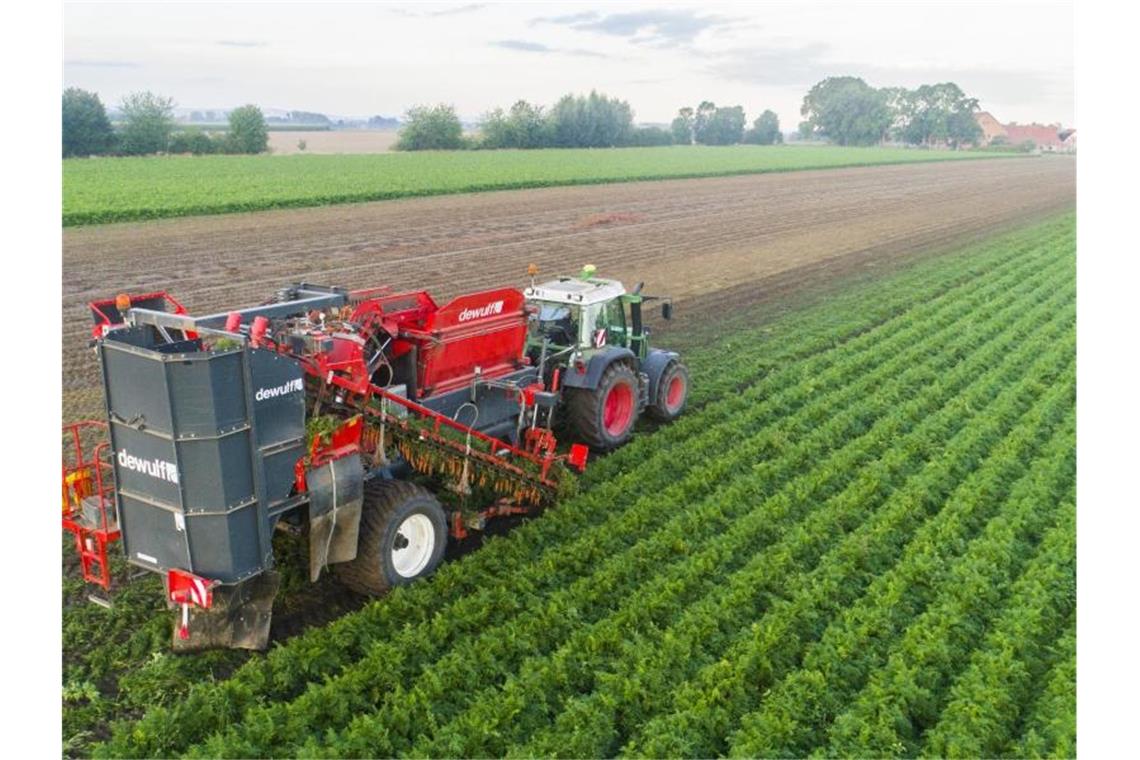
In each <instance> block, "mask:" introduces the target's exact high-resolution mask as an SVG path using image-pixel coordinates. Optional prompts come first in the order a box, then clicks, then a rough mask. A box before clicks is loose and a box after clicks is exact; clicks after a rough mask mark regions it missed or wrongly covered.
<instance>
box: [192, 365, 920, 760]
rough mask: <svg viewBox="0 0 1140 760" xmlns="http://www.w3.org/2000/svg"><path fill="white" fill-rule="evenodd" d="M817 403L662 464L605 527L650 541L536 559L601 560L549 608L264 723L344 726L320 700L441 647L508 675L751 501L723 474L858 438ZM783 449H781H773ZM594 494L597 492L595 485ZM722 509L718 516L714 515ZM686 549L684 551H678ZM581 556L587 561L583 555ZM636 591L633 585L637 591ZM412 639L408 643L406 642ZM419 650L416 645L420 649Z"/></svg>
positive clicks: (378, 686)
mask: <svg viewBox="0 0 1140 760" xmlns="http://www.w3.org/2000/svg"><path fill="white" fill-rule="evenodd" d="M909 358H910V357H907V356H902V357H898V358H896V359H895V361H894V362H891V363H889V366H887V367H886V368H884V370H883V371H882V372H875V373H871V374H868V375H865V376H863V377H862V379H861V381H860V382H859V383H857V384H855V385H854V386H852V385H842V384H841V385H840V387H839V390H838V391H837V392H838V393H841V394H843V395H844V396H846V397H847V398H851V399H857V398H860V397H862V396H864V395H865V394H866V392H867V390H868V389H870V388H871V387H874V384H875V383H877V382H881V381H882V380H883V379H884V378H887V377H890V375H891V374H893V373H896V372H898V370H899V368H900V367H903V366H906V362H907V359H909ZM854 376H856V375H854V373H852V374H849V375H847V377H848V379H850V378H851V377H854ZM929 377H930V375H929V374H926V375H923V376H922V377H921V378H919V380H918V381H917V382H926V381H928V380H929ZM797 387H798V386H797ZM881 408H882V409H886V408H887V405H886V404H885V403H884V404H883V405H882V407H881ZM818 409H819V407H811V408H809V409H804V410H801V411H800V412H798V413H796V414H794V415H790V416H787V417H784V418H783V419H780V420H779V430H778V431H775V432H774V433H773V434H769V435H768V436H764V435H756V434H755V432H750V430H749V419H748V418H747V417H743V418H737V421H736V422H735V423H734V424H732V425H730V426H729V427H728V428H727V429H726V428H725V427H719V428H716V429H715V430H716V433H717V437H718V438H719V439H720V440H722V441H723V440H729V439H738V440H741V441H742V442H743V445H742V446H739V447H737V448H735V449H733V450H732V452H731V453H730V454H729V455H727V456H724V457H722V458H720V459H718V460H716V461H714V462H712V463H709V464H710V465H711V466H706V467H695V468H693V469H692V470H690V472H689V476H687V477H686V478H684V479H682V480H680V481H679V482H676V483H673V484H672V485H670V486H668V487H667V488H665V490H664V491H660V490H656V489H655V488H654V486H657V485H664V484H665V483H667V482H668V480H669V478H670V477H671V475H670V473H669V472H668V471H663V472H662V474H661V479H660V481H657V482H654V481H649V482H646V483H645V486H646V489H647V491H648V492H649V496H648V497H642V498H641V499H640V500H639V501H640V502H641V505H640V506H643V507H644V508H643V509H638V506H639V505H638V504H635V505H633V507H632V508H631V509H629V510H626V511H624V512H622V513H620V514H621V518H622V519H621V521H620V522H619V523H618V524H617V525H615V526H613V527H612V528H610V529H607V530H606V531H605V532H606V533H608V534H610V535H615V536H625V537H629V538H634V537H638V536H645V535H647V534H648V535H649V538H647V539H644V540H641V541H639V542H637V543H636V544H635V545H634V546H633V547H632V548H631V549H629V550H627V551H625V552H615V551H609V552H600V553H599V552H597V551H596V550H597V548H598V547H596V546H595V547H592V548H593V549H594V551H593V552H591V547H588V546H581V547H577V551H574V550H573V548H571V550H570V551H569V552H567V553H566V554H565V555H564V553H563V550H562V549H560V550H558V551H557V552H556V556H555V557H554V558H553V559H552V558H550V557H545V556H544V557H542V558H540V559H539V560H538V563H539V567H540V569H542V570H544V571H545V573H546V574H547V575H550V574H552V573H553V574H556V573H557V572H558V571H565V570H566V569H567V565H568V561H569V560H570V557H571V556H573V557H575V558H576V559H577V560H578V561H579V562H582V565H581V569H580V571H579V572H585V571H587V570H588V569H589V568H590V565H591V563H596V562H599V561H601V562H603V564H601V565H600V566H598V569H597V570H595V571H594V572H593V573H587V574H586V575H585V576H584V577H582V578H580V579H579V580H578V581H576V582H574V583H571V584H570V585H569V586H567V587H565V588H563V589H559V590H558V591H556V592H555V593H554V596H553V598H552V599H551V600H549V601H548V602H547V604H546V606H545V608H543V609H540V610H538V611H536V612H531V613H530V614H525V615H523V616H522V618H521V619H520V618H513V619H511V618H507V617H506V615H507V610H506V609H503V608H502V607H498V608H495V609H492V610H490V612H491V617H492V618H496V619H500V620H505V622H506V623H508V624H509V626H508V625H502V626H494V627H492V628H490V629H489V630H484V631H482V633H481V635H479V636H478V637H474V638H471V639H468V640H462V641H460V642H459V643H458V644H456V645H454V646H452V647H451V648H450V650H449V649H448V647H447V644H449V643H451V641H453V640H454V638H455V637H454V636H451V635H446V634H445V635H444V636H438V635H437V636H432V637H431V638H430V640H429V639H428V637H426V636H424V634H423V632H422V631H419V630H410V631H408V632H407V636H406V637H405V636H400V637H399V639H397V640H396V641H394V642H392V647H393V648H395V649H399V650H400V651H401V652H405V653H406V652H408V651H409V649H408V648H409V647H416V642H423V643H424V644H430V645H432V646H434V647H436V651H431V650H429V651H428V652H424V653H422V654H421V653H418V652H417V654H419V656H418V657H417V658H416V660H415V661H413V662H412V663H410V666H411V667H410V669H409V671H408V672H405V670H404V668H402V667H399V666H398V665H397V666H393V661H392V657H391V653H390V652H386V651H380V650H377V651H374V652H372V653H370V654H369V656H368V657H366V658H365V660H364V661H363V662H362V663H359V664H358V665H357V666H356V667H354V669H353V671H352V672H351V673H350V674H349V678H351V682H350V683H345V682H342V679H333V680H332V681H328V682H326V683H324V684H321V686H320V687H319V688H318V689H317V690H316V691H314V690H310V691H309V692H308V693H306V694H305V695H303V696H302V698H301V699H299V700H298V701H297V703H295V704H293V705H290V706H289V707H288V708H286V707H285V706H283V705H281V704H278V705H274V706H273V707H272V708H270V709H271V710H273V711H274V712H276V713H279V714H278V715H276V716H275V717H274V718H273V719H271V720H266V721H264V723H263V725H265V726H280V725H288V726H289V732H290V733H292V732H293V731H294V730H295V731H296V734H297V735H298V736H300V737H305V736H307V735H308V732H309V729H310V728H311V726H313V725H322V726H325V727H328V726H330V725H333V726H335V725H338V724H337V723H336V722H335V721H336V716H333V715H330V714H328V713H327V712H324V711H322V710H320V709H319V708H318V707H316V706H315V704H314V703H317V704H319V703H321V702H322V701H324V700H333V699H335V700H337V701H338V702H341V703H343V704H341V705H338V709H339V712H340V714H341V715H351V714H353V711H354V710H357V709H362V708H364V707H366V706H367V705H368V704H369V701H368V700H369V695H370V694H372V693H373V692H374V691H375V692H379V693H380V694H384V693H385V689H386V687H396V686H398V685H399V684H402V683H404V682H405V681H406V680H407V679H408V678H410V677H414V675H415V672H416V669H417V668H416V666H422V663H423V662H431V660H432V658H434V657H436V656H438V651H439V650H442V651H444V652H447V655H446V658H445V661H443V662H442V663H441V665H442V666H443V667H447V666H448V665H450V666H452V667H453V669H455V670H457V671H460V672H461V671H462V670H463V669H471V668H472V667H478V668H483V667H484V665H485V663H484V658H486V659H487V660H488V661H489V662H492V663H494V666H493V670H492V671H491V672H498V671H500V670H502V672H504V673H506V672H509V666H510V664H511V658H512V656H518V653H519V652H520V651H525V648H533V647H535V646H537V645H539V644H540V643H541V642H542V641H546V640H551V641H556V640H557V638H556V635H559V634H561V633H563V632H565V631H570V630H573V629H576V628H579V627H581V626H583V625H586V624H588V623H589V622H590V621H591V620H592V619H593V618H592V616H593V615H594V614H597V615H602V614H604V613H605V612H607V611H609V610H610V608H611V607H612V605H615V604H617V603H619V602H621V601H623V600H624V599H626V598H629V597H627V596H625V595H623V594H622V593H615V592H616V591H623V590H626V589H623V588H622V587H623V586H624V585H626V584H630V583H636V582H638V581H639V579H641V578H642V577H644V575H645V574H646V573H647V572H649V571H651V570H653V569H655V568H656V569H658V570H660V568H661V566H662V563H668V562H670V561H671V560H676V559H677V558H679V557H683V556H684V555H685V553H686V552H685V550H684V547H685V546H686V545H687V544H688V543H692V542H695V541H699V539H700V538H701V535H702V534H701V532H700V531H712V530H715V529H717V528H719V527H721V525H722V524H723V523H724V522H726V521H728V520H730V519H731V518H732V516H733V513H732V512H731V511H730V512H729V513H728V514H720V515H717V512H723V511H724V510H726V509H728V510H742V509H745V508H746V505H747V502H746V501H744V500H742V499H740V498H736V499H731V498H726V497H729V496H732V495H733V494H731V493H729V494H725V493H722V491H721V489H720V488H718V487H715V486H714V485H713V484H715V483H717V482H718V481H723V480H724V478H725V477H728V476H730V475H731V473H733V472H734V471H735V470H738V469H739V468H740V467H741V466H742V465H745V464H746V463H748V462H752V461H756V460H758V459H759V460H762V461H764V464H765V465H767V466H765V467H762V468H761V471H760V472H758V473H756V476H755V477H756V482H757V483H760V484H763V485H764V486H766V487H773V486H775V485H777V484H779V483H781V478H782V477H787V474H790V473H795V472H797V471H798V469H799V468H802V467H804V466H806V465H808V464H810V463H812V462H814V461H815V458H816V457H818V456H819V455H820V453H821V452H823V451H826V450H827V448H828V447H829V446H834V445H835V442H836V441H840V440H842V439H843V438H844V437H845V436H847V435H850V434H851V432H852V431H853V430H854V429H857V427H855V422H857V420H854V421H853V420H852V419H850V415H848V416H846V417H845V416H842V415H840V416H835V417H832V418H831V419H830V420H828V424H826V425H825V426H823V427H820V422H821V418H820V415H819V414H818ZM813 411H814V412H816V414H815V415H813V414H811V412H813ZM797 434H799V435H805V436H809V437H808V438H807V439H806V440H805V441H804V442H803V443H802V444H801V445H800V447H799V452H798V455H793V454H792V452H787V451H784V452H780V451H778V449H776V446H777V445H778V444H779V439H777V440H773V439H775V438H776V436H777V435H778V436H779V437H780V439H787V438H789V437H792V436H795V435H797ZM701 450H707V447H701ZM777 453H779V454H781V455H780V456H773V455H774V454H777ZM700 458H701V460H702V461H703V459H704V457H703V456H701V457H700ZM643 482H644V480H643ZM702 492H706V493H708V494H709V495H708V496H707V497H706V498H705V499H703V500H702V502H701V503H699V504H695V505H691V506H690V508H689V509H687V510H685V511H680V512H668V513H667V514H669V518H668V519H667V521H665V522H664V523H663V524H662V519H661V517H660V514H661V511H662V506H663V504H669V503H672V502H683V501H686V500H688V499H691V498H693V497H694V496H696V495H698V494H700V493H702ZM594 495H597V492H595V494H594ZM736 496H739V494H736ZM603 498H604V497H603ZM714 515H715V516H716V517H717V518H718V519H716V520H713V519H712V518H713V516H714ZM766 517H768V518H769V519H770V518H771V516H770V515H766ZM678 546H680V547H681V548H680V549H679V548H678ZM583 553H585V554H583ZM583 560H585V561H584V562H583ZM628 590H629V591H632V590H633V588H629V589H628ZM642 596H643V595H642V594H641V593H639V594H638V598H641V597H642ZM568 609H573V610H574V611H575V612H576V613H577V614H576V616H575V617H574V618H573V619H570V618H567V616H566V610H568ZM503 628H507V630H505V631H504V630H502V629H503ZM511 629H514V630H511ZM437 633H438V632H437ZM405 638H406V640H404V639H405ZM411 651H413V652H414V651H415V649H412V650H411ZM373 665H374V667H373ZM491 672H486V671H485V672H483V673H482V680H483V681H484V682H485V681H486V680H487V678H488V677H490V675H491ZM474 675H475V674H474V673H472V674H471V676H474ZM344 680H348V679H347V678H346V679H344ZM464 680H466V679H464V678H462V677H460V676H459V675H458V674H456V673H450V674H447V676H446V677H445V676H441V677H440V678H438V679H436V683H437V684H438V685H439V688H440V690H441V691H446V690H447V686H448V685H449V684H454V683H456V682H463V681H464ZM364 684H368V685H369V688H368V690H367V691H365V692H363V693H362V692H361V691H360V690H359V689H358V688H354V687H357V686H363V685H364ZM452 691H453V690H452ZM392 694H393V695H394V696H395V697H396V699H395V701H396V702H397V703H398V704H403V703H404V702H405V701H406V700H403V699H400V697H402V694H401V693H400V692H399V691H398V690H397V691H394V692H392ZM448 696H451V697H455V698H458V696H459V695H458V694H448ZM442 699H443V694H442V693H441V694H437V695H435V698H434V699H431V700H428V699H423V700H416V701H415V704H416V705H421V704H423V705H430V706H431V709H430V711H428V712H427V713H425V714H424V715H420V716H416V717H417V718H418V719H413V718H408V719H406V720H403V721H400V723H399V724H400V725H407V726H410V727H413V728H416V729H418V728H419V727H420V726H421V725H422V721H423V720H431V719H433V718H434V717H436V716H438V715H439V714H440V712H441V710H442V704H441V702H442ZM394 722H395V721H393V720H389V721H386V723H385V726H386V730H387V731H388V732H389V733H390V732H391V725H392V724H393V723H394ZM287 738H288V737H287V734H286V732H284V731H282V730H280V729H279V728H275V729H274V730H273V732H272V735H271V737H269V740H271V741H273V742H275V743H279V742H282V741H284V740H286V739H287ZM282 749H283V748H282V747H280V746H278V745H277V744H274V745H270V746H265V745H263V744H258V743H254V744H244V745H237V746H236V747H235V746H233V744H232V740H228V741H227V742H226V743H225V744H222V745H219V744H213V745H207V746H206V748H205V750H206V752H205V754H209V755H214V754H223V755H229V754H253V755H260V754H277V753H279V752H280V751H282ZM355 749H356V747H355V745H350V746H349V747H348V749H347V751H348V752H349V754H352V753H353V752H354V751H355ZM235 750H236V751H235ZM286 751H287V750H286ZM375 751H376V752H379V753H380V754H391V753H392V752H393V750H390V749H387V748H379V749H376V750H375Z"/></svg>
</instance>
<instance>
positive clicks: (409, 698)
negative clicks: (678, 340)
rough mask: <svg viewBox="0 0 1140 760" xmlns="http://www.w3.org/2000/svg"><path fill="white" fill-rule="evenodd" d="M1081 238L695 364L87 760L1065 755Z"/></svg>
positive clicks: (903, 282)
mask: <svg viewBox="0 0 1140 760" xmlns="http://www.w3.org/2000/svg"><path fill="white" fill-rule="evenodd" d="M1072 234H1073V219H1072V217H1071V216H1065V217H1061V218H1057V219H1053V220H1051V221H1048V222H1046V223H1042V224H1039V225H1037V226H1035V227H1033V228H1030V229H1027V230H1022V231H1019V232H1016V233H1012V234H1009V235H1006V236H1003V237H1001V238H998V239H995V240H993V241H991V242H989V243H986V244H979V245H975V246H973V247H971V248H968V249H965V250H962V251H958V252H956V253H954V254H948V255H946V256H944V257H941V258H936V259H932V260H929V261H926V262H922V263H919V264H916V265H914V266H913V267H912V268H910V269H907V270H905V271H903V272H900V273H898V274H896V275H894V276H890V277H887V278H884V279H883V280H882V281H881V282H879V283H872V284H868V285H866V286H865V287H861V288H858V289H856V290H855V291H853V292H852V293H850V294H845V295H844V296H842V297H838V298H836V299H835V300H833V301H832V302H830V303H828V304H825V305H822V306H819V307H816V308H813V309H811V310H810V311H808V312H805V313H801V314H799V315H795V318H794V319H793V318H792V317H789V318H787V319H781V320H778V321H776V322H774V323H773V324H770V325H764V326H758V327H753V328H751V329H750V330H745V331H743V332H741V333H736V334H733V336H732V337H731V338H728V339H725V340H723V341H721V342H719V343H718V344H717V345H716V346H709V347H707V348H705V349H704V350H703V351H702V350H698V351H696V352H694V353H692V354H691V356H692V358H691V360H690V363H691V368H692V373H693V378H694V380H693V384H694V390H695V393H694V397H693V406H692V408H691V409H690V411H689V413H688V414H687V415H686V416H684V417H682V418H681V420H679V421H678V422H677V423H675V424H674V425H672V426H670V427H668V428H663V429H661V430H658V431H656V432H653V433H652V434H646V435H642V436H640V437H638V438H637V439H635V441H634V442H633V443H632V444H631V445H629V446H627V447H625V448H624V449H622V450H620V451H618V452H616V453H615V454H613V455H611V456H610V457H607V458H605V459H603V460H601V461H599V462H598V463H596V464H595V465H594V466H593V467H592V468H591V469H590V471H588V474H587V476H586V477H585V478H584V482H583V486H584V488H583V492H582V493H581V494H580V495H579V496H577V497H575V498H573V499H571V500H569V501H567V502H566V503H564V504H561V505H559V506H558V507H557V508H555V509H552V510H550V511H549V512H548V513H547V514H545V515H544V516H543V517H542V518H540V519H537V520H534V521H531V522H529V523H528V524H526V525H523V526H520V528H518V529H517V530H515V531H513V532H512V533H511V534H510V535H509V536H507V537H504V538H495V539H491V540H489V541H488V542H487V543H486V545H485V546H484V547H483V548H482V549H481V550H480V551H478V552H475V553H473V554H471V555H468V556H466V557H464V558H463V559H462V560H459V561H456V562H453V563H450V564H448V565H445V566H444V567H443V568H442V569H441V570H440V572H439V573H437V575H436V577H434V578H433V579H431V580H430V581H428V582H424V583H420V584H416V585H414V586H411V587H406V588H402V589H399V590H397V591H396V592H394V593H392V594H390V595H389V596H387V597H385V598H384V599H381V600H378V601H376V602H373V603H371V604H369V605H368V606H366V607H365V608H364V609H362V610H360V611H359V612H356V613H353V614H351V615H348V616H346V617H344V618H342V619H340V620H337V621H335V622H334V623H332V624H330V625H328V626H325V627H323V628H320V629H313V630H310V631H308V632H306V633H303V634H301V635H299V636H296V637H294V638H292V639H290V640H289V641H287V642H285V643H284V644H281V645H279V646H277V647H275V648H274V649H273V650H272V651H271V652H270V653H269V654H267V655H266V656H263V657H258V658H255V659H252V660H250V661H249V662H247V663H246V664H245V665H244V666H242V667H241V668H239V669H238V670H237V671H236V672H235V673H234V674H233V675H232V677H230V678H228V679H225V680H221V681H217V682H209V681H208V682H203V683H198V684H195V685H193V686H191V687H189V688H188V689H186V690H185V691H184V692H183V693H182V694H180V695H179V697H178V699H177V700H171V701H170V702H169V703H168V704H163V705H158V706H156V707H154V708H153V709H152V710H150V711H149V713H148V714H147V715H145V716H144V717H143V718H142V719H141V720H137V721H126V722H123V723H122V724H120V725H118V726H116V728H115V731H114V734H113V736H112V737H111V739H110V741H109V742H107V743H106V744H104V745H102V746H100V747H98V748H96V749H97V753H98V754H101V755H104V756H153V755H161V756H169V755H180V754H189V755H192V756H201V757H207V756H208V757H216V756H224V757H233V756H287V755H296V754H304V755H320V756H375V755H398V754H413V755H430V756H442V755H446V756H486V755H506V754H511V755H517V756H522V755H527V756H537V755H574V756H595V755H613V754H617V753H628V754H636V755H671V756H672V755H686V756H697V755H699V756H711V755H714V754H729V753H732V754H745V755H776V754H797V755H803V754H809V753H811V752H813V751H832V752H838V753H841V754H849V753H853V754H863V753H868V752H869V753H871V754H897V753H905V754H914V753H918V752H932V753H935V754H948V755H953V754H970V753H971V751H972V750H977V748H979V747H980V748H982V751H981V754H1003V753H1015V752H1017V751H1019V749H1022V748H1026V747H1030V746H1032V751H1033V752H1037V753H1044V754H1048V753H1049V752H1051V751H1052V750H1053V749H1054V748H1055V746H1062V745H1061V743H1062V742H1063V741H1064V736H1066V734H1065V732H1064V730H1063V727H1058V725H1057V723H1056V719H1057V717H1058V716H1057V715H1056V712H1057V710H1058V709H1063V708H1058V706H1059V705H1061V706H1063V705H1065V704H1068V703H1067V702H1066V701H1065V700H1066V692H1065V691H1064V689H1063V686H1064V684H1063V674H1064V673H1065V670H1064V669H1065V667H1066V663H1067V660H1066V654H1065V648H1064V642H1063V635H1064V632H1065V630H1066V626H1069V625H1070V623H1071V618H1072V614H1071V605H1070V601H1071V600H1070V598H1069V596H1067V595H1066V592H1065V589H1066V588H1068V587H1067V586H1065V584H1064V583H1060V584H1052V583H1051V581H1052V580H1055V579H1057V578H1061V579H1062V580H1063V579H1064V578H1065V577H1067V576H1066V573H1067V572H1068V571H1069V569H1071V563H1069V560H1070V559H1071V557H1070V556H1069V555H1070V554H1071V552H1070V551H1069V549H1068V548H1067V545H1066V544H1064V542H1063V539H1064V537H1065V535H1067V534H1066V531H1067V530H1068V529H1069V527H1071V526H1069V523H1067V522H1066V521H1065V517H1064V515H1065V514H1066V509H1067V507H1066V506H1064V505H1065V504H1066V503H1068V502H1071V492H1072V480H1073V478H1072V461H1073V456H1072V448H1073V432H1072V409H1073V405H1074V402H1073V397H1072V389H1073V383H1074V377H1073V375H1074V370H1073V354H1074V344H1073V341H1074V337H1073V335H1074V330H1073V300H1074V294H1073V279H1074V278H1073V259H1072ZM1070 532H1071V531H1070ZM1053 613H1056V614H1055V615H1053ZM1026 616H1029V617H1030V618H1032V619H1033V620H1039V621H1041V625H1034V626H1030V627H1026V626H1019V624H1018V621H1019V620H1021V619H1023V618H1025V617H1026ZM1058 639H1062V641H1061V643H1060V644H1059V643H1058ZM1069 659H1071V658H1069ZM916 674H917V675H916ZM1057 674H1062V675H1057ZM916 679H917V680H916ZM1058 681H1062V682H1061V683H1058V684H1057V685H1054V683H1055V682H1058ZM1036 693H1042V694H1043V695H1050V694H1051V695H1053V698H1052V699H1048V700H1046V699H1045V696H1042V697H1041V698H1040V699H1038V700H1037V703H1036V704H1033V696H1034V695H1035V694H1036ZM1010 703H1016V705H1015V706H1016V709H1010V708H1009V704H1010ZM978 704H982V705H984V708H985V710H986V711H987V712H985V713H982V712H979V710H978V708H977V705H978ZM1050 710H1052V712H1050ZM987 716H988V717H987ZM1063 717H1064V716H1061V718H1063ZM975 734H976V736H975ZM963 737H967V738H970V739H971V740H972V741H974V742H975V743H974V744H969V743H968V742H967V741H966V739H965V738H963ZM1050 742H1054V744H1052V745H1051V744H1050Z"/></svg>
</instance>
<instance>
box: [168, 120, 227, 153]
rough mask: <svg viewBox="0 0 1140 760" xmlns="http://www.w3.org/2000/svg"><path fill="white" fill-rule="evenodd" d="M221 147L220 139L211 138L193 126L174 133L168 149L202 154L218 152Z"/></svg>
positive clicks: (173, 151) (169, 151)
mask: <svg viewBox="0 0 1140 760" xmlns="http://www.w3.org/2000/svg"><path fill="white" fill-rule="evenodd" d="M221 147H222V146H221V144H220V141H218V140H216V139H213V138H211V137H210V135H208V134H206V133H205V132H203V131H202V130H201V129H199V128H198V127H191V128H189V129H182V130H179V131H177V132H175V133H174V134H172V135H171V136H170V143H169V144H168V146H167V149H166V150H167V152H168V153H193V154H194V155H196V156H200V155H203V154H206V153H217V152H218V151H219V150H220V148H221Z"/></svg>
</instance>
